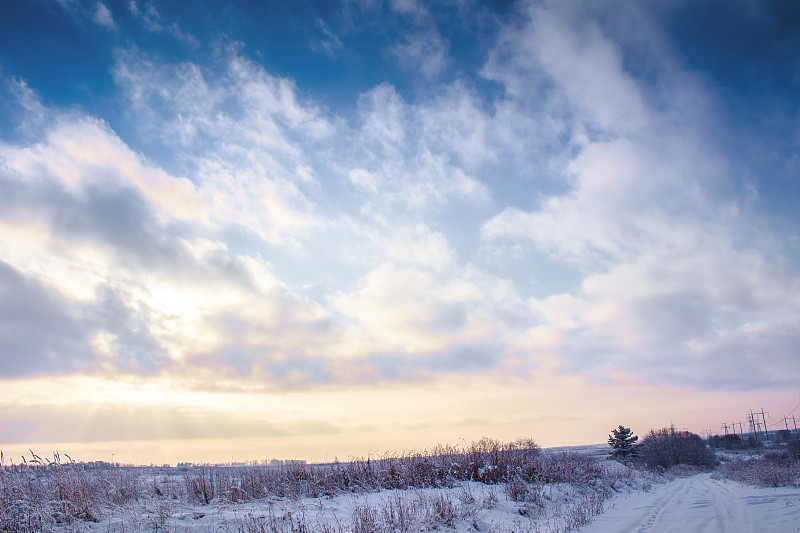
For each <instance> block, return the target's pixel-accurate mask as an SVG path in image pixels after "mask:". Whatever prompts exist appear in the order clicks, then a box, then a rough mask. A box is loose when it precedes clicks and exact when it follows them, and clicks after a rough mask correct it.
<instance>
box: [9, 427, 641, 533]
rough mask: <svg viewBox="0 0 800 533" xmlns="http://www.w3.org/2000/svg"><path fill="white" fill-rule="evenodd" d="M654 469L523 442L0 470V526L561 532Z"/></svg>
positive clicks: (304, 532)
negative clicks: (265, 460)
mask: <svg viewBox="0 0 800 533" xmlns="http://www.w3.org/2000/svg"><path fill="white" fill-rule="evenodd" d="M652 480H653V476H652V474H649V473H647V472H644V471H640V470H637V469H632V468H629V467H627V466H624V465H620V464H618V463H615V462H610V461H609V462H606V461H598V460H596V459H593V458H591V457H587V456H584V455H580V454H576V453H557V454H542V453H540V450H539V449H538V447H536V446H535V445H534V444H533V443H532V441H523V443H522V444H521V443H516V444H510V445H504V444H501V443H499V442H497V441H493V440H491V439H482V440H481V441H478V442H476V443H473V444H472V445H470V446H468V447H466V448H465V449H456V448H453V447H442V446H440V447H437V448H436V449H434V450H432V451H429V452H421V453H416V452H414V453H406V454H402V455H388V454H387V455H386V456H384V457H381V458H376V459H374V458H368V459H360V460H353V461H348V462H342V463H338V462H337V463H333V464H325V465H307V464H299V463H295V464H289V465H285V466H247V467H227V466H198V467H188V468H155V467H118V466H117V467H114V466H111V465H102V464H94V465H91V464H76V463H72V462H69V463H62V462H61V461H60V460H58V457H57V456H56V457H54V460H53V461H44V460H41V458H38V457H37V460H36V462H35V463H33V464H27V465H14V466H4V467H3V468H2V469H0V531H8V532H11V531H13V532H28V531H69V532H72V531H76V532H77V531H107V532H110V531H116V532H135V531H164V532H184V531H186V532H212V531H213V532H246V533H250V532H269V533H312V532H314V533H316V532H319V533H395V532H400V533H405V532H411V531H415V532H418V531H430V530H441V529H455V530H457V531H487V532H497V533H500V532H504V531H529V532H558V533H563V532H567V531H571V530H573V529H575V528H577V527H579V526H581V525H583V524H586V523H588V522H589V521H590V520H591V519H592V518H593V517H594V516H596V515H597V514H598V513H600V512H602V510H603V506H604V502H605V501H606V500H607V498H609V497H610V496H612V495H614V494H615V493H617V492H620V491H630V490H635V489H645V490H646V489H648V487H649V484H650V483H652Z"/></svg>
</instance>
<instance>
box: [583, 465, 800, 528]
mask: <svg viewBox="0 0 800 533" xmlns="http://www.w3.org/2000/svg"><path fill="white" fill-rule="evenodd" d="M787 502H796V503H797V505H798V507H795V506H792V505H790V504H788V503H787ZM578 531H579V532H580V533H631V532H636V533H673V532H674V533H747V532H757V533H796V532H800V489H798V488H779V489H765V488H756V487H749V486H745V485H742V484H740V483H736V482H734V481H721V480H716V479H711V474H697V475H694V476H690V477H686V478H680V479H676V480H674V481H671V482H669V483H664V484H659V485H654V486H653V489H652V491H651V492H647V493H645V492H642V493H636V494H632V495H629V496H624V497H620V498H619V499H617V500H614V507H613V508H611V509H609V510H608V511H606V513H604V514H603V515H601V516H599V517H597V519H596V520H595V521H594V522H593V523H591V524H589V525H587V526H584V527H583V528H581V529H579V530H578Z"/></svg>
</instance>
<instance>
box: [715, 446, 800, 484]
mask: <svg viewBox="0 0 800 533" xmlns="http://www.w3.org/2000/svg"><path fill="white" fill-rule="evenodd" d="M714 476H715V477H717V478H726V479H732V480H734V481H738V482H740V483H746V484H748V485H755V486H757V487H800V460H798V459H795V458H793V457H792V456H791V455H790V454H789V453H787V452H769V453H767V454H765V455H764V456H763V457H759V458H756V459H749V460H742V459H734V460H733V461H728V462H726V463H723V464H722V465H721V466H720V467H719V468H718V469H717V471H716V472H715V473H714Z"/></svg>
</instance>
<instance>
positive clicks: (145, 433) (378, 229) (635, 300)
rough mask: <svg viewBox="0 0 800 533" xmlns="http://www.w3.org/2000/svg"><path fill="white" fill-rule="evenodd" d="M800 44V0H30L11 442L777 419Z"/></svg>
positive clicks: (11, 44) (83, 448) (796, 188)
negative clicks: (752, 412)
mask: <svg viewBox="0 0 800 533" xmlns="http://www.w3.org/2000/svg"><path fill="white" fill-rule="evenodd" d="M798 46H800V8H798V7H797V6H796V5H795V4H794V3H792V2H747V1H738V0H737V1H734V2H730V1H728V2H723V1H712V2H703V3H697V2H690V1H683V2H681V1H654V2H647V3H631V2H621V1H611V0H607V1H606V0H604V1H600V2H572V1H568V2H547V1H544V2H524V1H517V2H471V1H468V0H447V1H442V2H436V3H426V2H419V1H415V0H387V1H381V0H347V1H343V2H333V1H331V2H289V3H277V2H264V3H260V4H258V5H256V3H253V2H225V3H223V2H211V1H206V2H202V1H200V2H159V1H149V0H148V1H143V0H129V1H119V2H112V1H108V0H101V1H96V0H95V1H82V0H31V1H27V2H7V3H5V4H4V5H3V6H2V8H0V320H1V322H0V324H2V327H0V379H1V380H2V381H3V388H4V390H6V391H8V393H7V394H5V397H4V399H2V400H0V403H2V406H3V408H2V410H1V411H0V412H2V413H3V414H2V415H0V444H2V445H3V446H4V447H6V448H7V449H15V448H14V447H15V446H16V447H19V448H20V449H25V446H30V445H31V444H37V443H48V444H45V445H46V446H51V444H53V443H60V444H61V445H62V446H66V447H68V448H69V449H68V450H66V451H67V452H68V453H69V451H70V450H71V451H73V453H75V451H76V450H77V452H78V453H77V455H78V456H79V457H80V456H81V454H83V456H85V457H87V458H91V457H96V456H103V455H105V454H107V453H110V451H111V450H116V453H117V457H124V454H126V453H127V454H128V455H127V457H128V458H129V459H130V460H131V461H145V462H146V461H148V460H149V461H153V460H155V461H161V460H194V459H208V460H217V459H220V458H223V459H224V458H229V457H230V456H231V454H234V455H237V456H239V457H241V458H261V456H260V454H264V455H275V456H284V457H290V456H301V457H308V458H323V457H324V456H325V454H331V455H333V454H337V453H338V454H340V455H346V454H362V453H368V451H369V450H386V449H400V448H419V447H423V446H428V445H431V444H433V443H435V442H439V441H442V442H455V441H458V439H460V438H477V437H480V436H481V435H484V434H490V435H493V436H495V437H497V438H501V439H508V440H511V439H513V438H517V437H520V436H524V435H532V436H534V437H535V438H537V439H538V440H540V441H541V442H543V443H544V444H546V445H547V444H552V445H555V444H568V443H571V444H578V443H586V442H599V441H603V440H604V438H605V434H606V433H607V432H608V428H611V427H615V426H616V425H617V424H619V423H620V422H623V423H625V424H626V425H632V426H633V427H634V429H636V430H637V431H639V432H644V431H646V430H647V429H648V428H649V427H655V426H659V425H664V424H668V423H669V422H670V421H675V422H676V423H679V424H681V425H682V426H686V427H688V428H690V429H692V430H693V431H697V432H704V431H705V430H707V429H708V430H712V431H714V430H716V428H717V426H718V425H719V424H720V423H721V421H728V422H730V419H731V417H743V416H744V413H745V412H747V411H748V410H749V409H751V408H752V409H758V408H761V407H765V408H766V409H767V410H768V411H770V413H771V416H773V417H775V418H774V420H773V422H775V423H776V424H777V422H778V421H779V420H780V419H781V418H782V417H783V416H785V415H787V414H790V413H791V411H792V409H793V408H794V406H795V404H796V403H797V393H798V390H797V383H798V378H800V363H798V359H797V354H796V347H797V345H798V341H800V305H799V304H798V302H800V226H799V225H798V215H797V209H796V207H795V206H797V205H798V204H799V203H800V156H798V154H800V151H798V144H800V105H799V104H800V98H798V96H797V95H798V88H800V87H798V86H799V85H800V59H798V57H797V54H796V50H797V49H798ZM698 405H703V406H704V407H703V408H702V409H698V408H697V406H698ZM322 436H324V439H322V440H323V441H324V442H321V439H320V437H322ZM120 454H123V455H120Z"/></svg>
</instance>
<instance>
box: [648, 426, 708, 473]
mask: <svg viewBox="0 0 800 533" xmlns="http://www.w3.org/2000/svg"><path fill="white" fill-rule="evenodd" d="M639 456H640V457H641V459H642V461H643V462H644V463H645V464H646V465H647V466H649V467H651V468H652V467H662V468H670V467H672V466H675V465H678V464H684V465H692V466H703V467H711V466H715V465H716V464H717V463H718V461H717V457H716V456H715V455H714V452H713V451H711V450H710V449H709V448H708V446H707V445H706V442H705V441H704V440H703V439H702V438H701V437H700V435H697V434H695V433H691V432H689V431H675V430H674V429H672V428H662V429H659V430H652V429H651V430H650V431H649V432H648V433H647V435H645V437H644V438H643V439H642V442H641V444H640V445H639Z"/></svg>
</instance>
